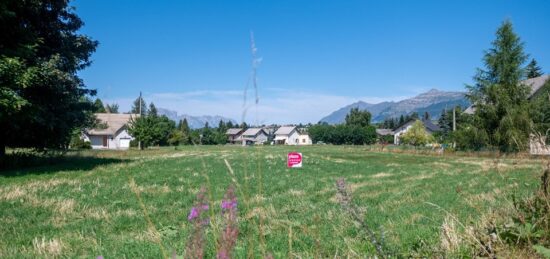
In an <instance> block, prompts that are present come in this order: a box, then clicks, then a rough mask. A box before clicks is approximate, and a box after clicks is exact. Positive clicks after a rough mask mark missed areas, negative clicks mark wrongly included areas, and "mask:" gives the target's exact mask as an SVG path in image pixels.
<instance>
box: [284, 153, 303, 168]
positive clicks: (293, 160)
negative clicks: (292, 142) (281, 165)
mask: <svg viewBox="0 0 550 259" xmlns="http://www.w3.org/2000/svg"><path fill="white" fill-rule="evenodd" d="M286 165H287V166H288V167H289V168H291V167H302V153H298V152H290V153H288V156H287V162H286Z"/></svg>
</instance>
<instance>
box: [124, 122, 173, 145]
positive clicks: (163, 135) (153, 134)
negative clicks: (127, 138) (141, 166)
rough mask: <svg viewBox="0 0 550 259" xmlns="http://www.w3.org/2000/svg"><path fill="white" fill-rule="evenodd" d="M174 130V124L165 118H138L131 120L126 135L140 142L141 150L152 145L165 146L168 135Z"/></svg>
mask: <svg viewBox="0 0 550 259" xmlns="http://www.w3.org/2000/svg"><path fill="white" fill-rule="evenodd" d="M175 128H176V125H175V123H174V122H173V121H172V120H170V119H168V117H166V116H164V115H163V116H153V115H147V116H139V117H137V118H132V119H131V121H130V123H129V127H128V133H130V135H132V136H134V138H136V139H137V140H138V141H141V143H142V145H141V148H142V149H143V148H145V147H148V146H152V145H162V146H163V145H167V144H168V143H169V142H168V140H169V138H170V134H171V133H172V132H173V130H174V129H175Z"/></svg>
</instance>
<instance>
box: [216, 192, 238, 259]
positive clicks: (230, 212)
mask: <svg viewBox="0 0 550 259" xmlns="http://www.w3.org/2000/svg"><path fill="white" fill-rule="evenodd" d="M221 207H222V216H223V218H224V221H225V229H224V230H223V232H222V236H221V242H220V248H219V249H218V254H217V256H216V258H218V259H228V258H231V252H232V251H233V248H234V247H235V243H236V242H237V236H238V235H239V229H238V225H237V197H236V196H235V188H234V187H233V186H229V187H228V188H227V191H226V193H225V195H224V199H223V200H222V204H221Z"/></svg>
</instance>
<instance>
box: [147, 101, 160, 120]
mask: <svg viewBox="0 0 550 259" xmlns="http://www.w3.org/2000/svg"><path fill="white" fill-rule="evenodd" d="M148 114H149V116H154V117H157V116H158V111H157V107H156V106H155V104H154V103H152V102H151V104H149V111H148Z"/></svg>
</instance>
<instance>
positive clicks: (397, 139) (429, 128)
mask: <svg viewBox="0 0 550 259" xmlns="http://www.w3.org/2000/svg"><path fill="white" fill-rule="evenodd" d="M417 120H419V119H410V120H409V121H407V122H406V123H405V124H403V125H401V126H399V127H397V128H396V129H394V130H393V143H394V144H396V145H399V144H401V135H403V134H405V132H407V131H409V129H410V128H411V127H412V125H413V124H414V123H415V122H416V121H417ZM420 121H421V122H422V124H424V128H425V129H426V132H428V134H433V133H434V132H438V131H441V129H440V128H439V126H437V125H435V124H433V123H432V121H430V120H420Z"/></svg>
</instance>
